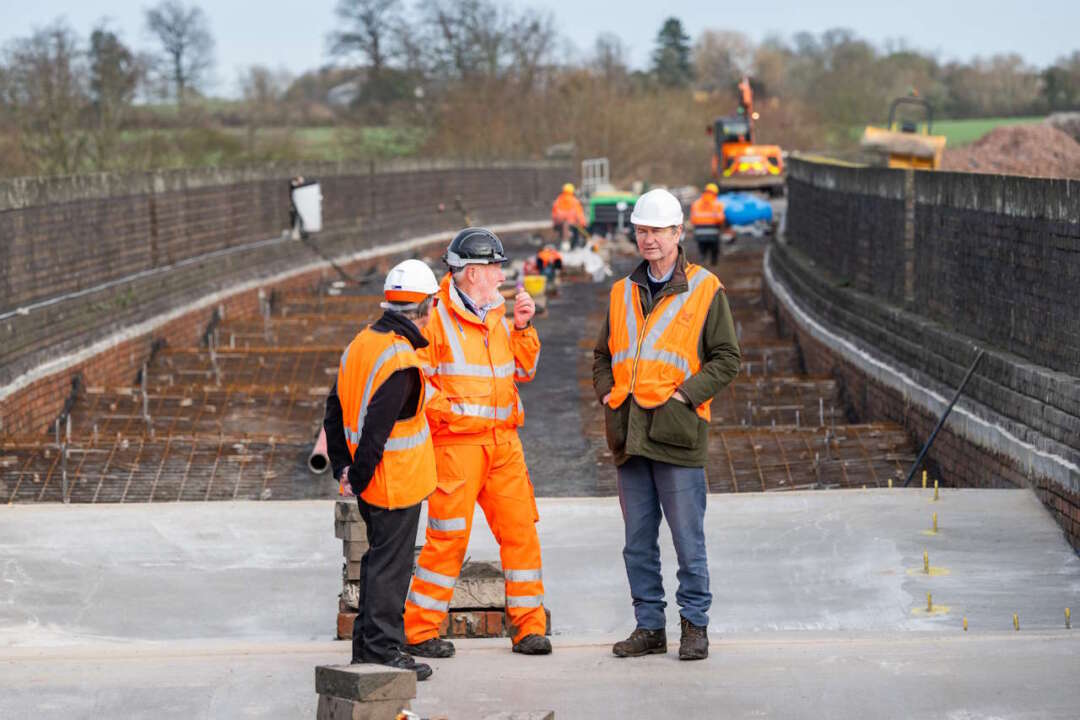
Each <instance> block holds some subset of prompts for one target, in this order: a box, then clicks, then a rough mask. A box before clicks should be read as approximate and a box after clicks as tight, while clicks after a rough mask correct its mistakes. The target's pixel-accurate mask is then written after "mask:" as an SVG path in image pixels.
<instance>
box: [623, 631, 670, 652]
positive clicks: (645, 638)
mask: <svg viewBox="0 0 1080 720" xmlns="http://www.w3.org/2000/svg"><path fill="white" fill-rule="evenodd" d="M611 652H613V653H615V655H617V656H618V657H641V656H642V655H660V654H663V653H666V652H667V632H665V631H664V628H660V629H659V630H645V629H644V628H638V629H637V630H635V631H634V632H632V633H630V637H628V638H626V639H625V640H620V641H619V642H617V643H615V644H614V645H612V646H611Z"/></svg>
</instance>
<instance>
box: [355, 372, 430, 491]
mask: <svg viewBox="0 0 1080 720" xmlns="http://www.w3.org/2000/svg"><path fill="white" fill-rule="evenodd" d="M422 390H423V381H422V380H421V377H420V370H419V369H417V368H406V369H404V370H398V371H397V372H395V373H394V374H393V375H391V376H390V377H388V378H387V379H386V382H384V383H383V384H382V385H380V386H379V389H378V390H376V391H375V395H374V396H373V397H372V398H371V402H369V403H368V408H367V414H366V415H365V416H364V427H363V428H362V430H361V433H360V443H359V444H358V445H357V446H356V454H355V455H354V456H353V461H352V466H351V467H350V468H349V484H351V485H352V487H353V492H354V493H355V494H357V495H359V494H360V493H362V492H364V490H365V489H366V488H367V486H368V483H370V482H371V476H372V475H374V474H375V468H376V467H377V466H378V464H379V462H380V461H381V460H382V454H383V448H384V447H385V445H386V440H387V438H389V437H390V431H391V430H393V429H394V423H395V422H397V421H398V420H399V419H404V418H409V417H412V416H413V415H415V414H416V408H417V407H419V404H420V402H419V401H420V393H421V392H422Z"/></svg>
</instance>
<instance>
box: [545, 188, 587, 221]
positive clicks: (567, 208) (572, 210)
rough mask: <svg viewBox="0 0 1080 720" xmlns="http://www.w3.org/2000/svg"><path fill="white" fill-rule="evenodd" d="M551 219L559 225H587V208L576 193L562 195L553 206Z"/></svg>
mask: <svg viewBox="0 0 1080 720" xmlns="http://www.w3.org/2000/svg"><path fill="white" fill-rule="evenodd" d="M551 219H552V221H553V222H557V223H564V222H565V223H570V224H571V225H584V224H585V208H583V207H582V206H581V201H580V200H578V199H577V198H576V197H574V193H560V194H559V196H558V197H556V198H555V202H554V203H553V204H552V206H551Z"/></svg>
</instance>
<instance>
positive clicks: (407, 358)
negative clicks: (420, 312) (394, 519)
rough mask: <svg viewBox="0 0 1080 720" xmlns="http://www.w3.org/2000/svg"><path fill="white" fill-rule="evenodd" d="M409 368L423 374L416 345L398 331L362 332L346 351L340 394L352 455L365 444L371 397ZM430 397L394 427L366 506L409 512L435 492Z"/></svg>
mask: <svg viewBox="0 0 1080 720" xmlns="http://www.w3.org/2000/svg"><path fill="white" fill-rule="evenodd" d="M406 368H417V369H418V370H422V366H421V362H420V358H419V357H418V356H417V354H416V351H415V350H414V349H413V346H412V345H411V344H409V341H408V340H406V339H405V338H404V337H402V336H401V335H398V334H397V333H389V332H387V333H384V332H379V331H377V330H372V329H371V328H370V327H368V328H365V329H363V330H361V331H360V332H359V333H357V335H356V337H355V338H353V341H352V342H351V343H349V346H348V347H346V348H345V352H344V353H342V355H341V364H340V366H339V367H338V380H337V390H338V398H339V399H340V400H341V416H342V421H343V422H344V425H345V442H346V444H348V446H349V453H350V454H353V455H355V453H356V446H357V445H358V444H359V443H360V437H361V436H362V435H363V432H364V416H365V415H366V414H367V409H368V405H369V404H370V403H371V398H373V397H374V396H375V392H376V391H377V390H378V389H379V387H380V386H381V385H382V384H383V383H384V382H386V380H387V378H389V377H390V376H391V375H393V374H394V373H395V372H397V371H398V370H404V369H406ZM425 385H426V383H425ZM426 395H427V393H424V392H422V393H420V403H419V407H418V408H417V409H416V414H414V415H413V416H412V417H410V418H406V419H404V420H398V421H397V422H396V423H394V427H393V429H392V430H391V431H390V437H389V438H388V439H387V441H386V445H385V446H383V455H382V460H380V461H379V464H378V465H377V466H375V474H374V475H373V476H372V477H371V482H370V483H368V486H367V487H366V488H365V489H364V492H362V493H361V494H360V497H362V498H363V499H364V501H365V502H367V503H369V504H371V505H376V506H378V507H383V508H389V509H394V508H403V507H409V506H411V505H415V504H417V503H418V502H420V501H421V500H423V499H424V498H426V497H427V496H428V495H430V494H431V493H432V492H434V490H435V482H436V475H435V450H434V448H433V447H432V444H431V432H430V430H429V429H428V422H427V417H426V416H425V413H424V409H425V406H426V405H427V398H426Z"/></svg>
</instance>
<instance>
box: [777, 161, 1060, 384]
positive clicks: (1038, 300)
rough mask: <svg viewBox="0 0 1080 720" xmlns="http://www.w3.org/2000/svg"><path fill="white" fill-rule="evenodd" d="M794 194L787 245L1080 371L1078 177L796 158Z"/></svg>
mask: <svg viewBox="0 0 1080 720" xmlns="http://www.w3.org/2000/svg"><path fill="white" fill-rule="evenodd" d="M789 191H790V192H789V208H788V217H787V231H788V239H789V242H790V244H791V246H792V247H794V248H798V249H800V250H802V251H804V252H805V253H806V254H807V256H808V257H809V258H810V259H812V260H813V261H814V262H815V263H817V264H818V266H819V267H821V268H823V269H826V270H828V271H829V272H830V273H831V274H832V275H833V276H834V277H835V279H836V281H837V282H838V283H840V284H843V285H848V286H851V287H853V288H856V289H858V290H860V291H862V292H864V293H866V294H869V295H872V296H873V297H876V298H880V299H882V300H884V301H886V302H888V303H890V304H892V305H894V306H898V307H905V308H907V309H909V310H911V311H912V312H914V313H916V314H918V315H920V316H922V317H924V318H926V319H928V320H933V321H936V322H938V323H940V324H942V325H943V326H945V327H948V328H951V329H953V330H956V331H958V332H961V333H963V334H964V335H967V336H969V337H971V338H973V339H975V340H977V341H981V343H982V344H988V345H991V346H993V347H997V348H1000V349H1002V350H1004V351H1007V352H1010V353H1013V354H1015V355H1018V356H1020V357H1022V358H1025V359H1027V360H1028V361H1031V362H1033V363H1036V364H1038V365H1043V366H1046V367H1048V368H1051V369H1054V370H1057V371H1060V372H1062V373H1066V374H1068V375H1069V376H1072V377H1076V376H1080V313H1077V312H1076V311H1075V305H1076V300H1075V299H1076V297H1077V287H1080V182H1077V181H1069V180H1045V179H1037V178H1021V177H1008V176H1000V175H977V174H968V173H943V172H924V171H903V170H890V169H885V168H862V167H844V166H839V165H828V164H821V163H814V162H810V161H807V160H803V159H798V158H793V159H792V160H791V162H790V163H789ZM906 221H910V222H906ZM905 242H907V243H908V244H909V245H908V246H907V247H906V246H905Z"/></svg>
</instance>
